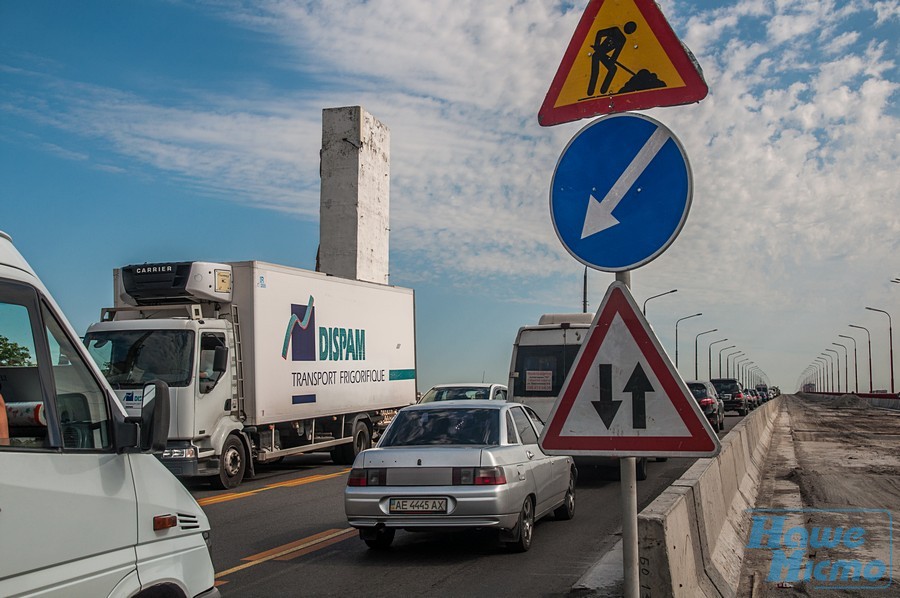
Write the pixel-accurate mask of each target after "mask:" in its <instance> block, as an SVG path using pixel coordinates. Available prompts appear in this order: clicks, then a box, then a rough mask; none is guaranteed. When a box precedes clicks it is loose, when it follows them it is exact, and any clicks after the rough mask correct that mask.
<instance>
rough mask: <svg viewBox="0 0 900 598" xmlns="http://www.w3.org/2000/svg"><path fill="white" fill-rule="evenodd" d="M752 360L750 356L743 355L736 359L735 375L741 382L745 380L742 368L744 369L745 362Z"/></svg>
mask: <svg viewBox="0 0 900 598" xmlns="http://www.w3.org/2000/svg"><path fill="white" fill-rule="evenodd" d="M745 361H750V358H749V357H746V356H744V357H741V358H740V359H735V360H734V377H735V378H737V379H738V380H739V381H740V382H741V384H743V382H744V376H743V372H742V370H743V369H744V362H745Z"/></svg>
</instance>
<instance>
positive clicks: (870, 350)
mask: <svg viewBox="0 0 900 598" xmlns="http://www.w3.org/2000/svg"><path fill="white" fill-rule="evenodd" d="M848 326H850V328H861V329H862V330H865V331H866V336H867V337H868V339H869V392H874V391H875V385H874V384H873V383H872V333H871V332H869V329H868V328H866V327H865V326H857V325H856V324H848Z"/></svg>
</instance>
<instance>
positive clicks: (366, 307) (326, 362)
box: [85, 261, 416, 488]
mask: <svg viewBox="0 0 900 598" xmlns="http://www.w3.org/2000/svg"><path fill="white" fill-rule="evenodd" d="M113 283H114V295H115V297H114V300H115V306H114V307H112V308H105V309H103V310H102V313H101V321H100V322H99V323H97V324H94V325H92V326H91V327H90V328H89V329H88V331H87V334H86V336H85V344H86V345H87V347H88V350H89V351H90V353H91V355H92V356H93V357H94V359H95V361H96V362H97V364H98V365H99V366H100V369H101V370H102V371H103V373H104V375H105V376H106V378H107V380H108V381H109V383H110V384H111V385H112V387H113V389H115V392H116V394H117V395H118V396H119V398H120V399H121V401H122V403H123V404H124V405H125V408H126V409H127V410H129V411H131V410H135V412H136V411H137V410H139V408H140V406H141V388H142V386H143V384H144V383H145V381H146V380H150V379H157V378H159V379H162V380H163V381H165V382H167V383H168V385H169V388H170V393H171V404H172V405H171V406H172V409H171V425H170V431H169V442H168V446H167V449H166V451H165V452H164V453H163V456H162V461H163V463H164V464H165V465H166V466H167V467H168V468H169V469H170V470H171V471H172V472H173V473H175V474H176V475H178V476H181V477H194V476H209V477H210V478H211V479H212V481H213V483H214V484H215V485H217V486H219V487H222V488H231V487H234V486H236V485H238V484H239V483H240V482H241V480H242V479H243V478H244V476H245V474H247V475H252V474H253V472H254V468H255V465H256V464H258V463H269V462H273V461H277V460H279V459H281V458H282V457H285V456H288V455H294V454H298V453H304V452H312V451H325V450H327V451H330V452H331V456H332V458H333V459H334V460H335V461H336V462H338V463H342V464H349V463H352V462H353V459H354V457H355V456H356V454H358V453H359V452H360V451H362V450H363V449H366V448H369V446H370V445H371V443H372V440H373V438H376V437H377V436H378V435H379V434H380V432H381V431H382V430H383V429H384V427H385V426H386V425H387V423H389V420H390V418H391V417H392V415H393V413H395V411H396V409H398V408H400V407H404V406H406V405H410V404H413V403H415V399H416V380H415V371H416V370H415V368H416V353H415V300H414V293H413V291H412V290H410V289H402V288H398V287H392V286H388V285H381V284H374V283H368V282H360V281H355V280H349V279H345V278H339V277H334V276H328V275H326V274H322V273H319V272H310V271H307V270H299V269H296V268H289V267H285V266H278V265H275V264H268V263H264V262H258V261H246V262H231V263H212V262H178V263H163V264H142V265H133V266H126V267H123V268H119V269H116V270H115V271H114V272H113Z"/></svg>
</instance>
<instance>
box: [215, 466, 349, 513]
mask: <svg viewBox="0 0 900 598" xmlns="http://www.w3.org/2000/svg"><path fill="white" fill-rule="evenodd" d="M348 471H350V469H349V468H348V469H342V470H341V471H338V472H337V473H327V474H322V475H312V476H306V477H302V478H297V479H294V480H288V481H286V482H277V483H275V484H269V485H267V486H263V487H262V488H257V489H255V490H246V491H244V492H227V493H225V494H217V495H215V496H208V497H206V498H201V499H200V500H198V501H197V503H198V504H199V505H200V506H201V507H205V506H207V505H216V504H219V503H221V502H228V501H232V500H237V499H239V498H247V497H249V496H254V495H256V494H259V493H260V492H265V491H266V490H274V489H276V488H292V487H294V486H302V485H304V484H311V483H313V482H321V481H322V480H329V479H331V478H336V477H340V476H342V475H344V474H345V473H347V472H348Z"/></svg>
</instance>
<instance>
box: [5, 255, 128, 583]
mask: <svg viewBox="0 0 900 598" xmlns="http://www.w3.org/2000/svg"><path fill="white" fill-rule="evenodd" d="M2 274H3V268H2V267H0V395H2V397H3V403H5V409H6V411H7V414H8V420H9V421H8V427H9V431H8V434H6V435H5V436H7V437H6V438H2V439H0V472H2V475H0V538H2V539H3V540H2V541H3V544H4V550H3V558H0V595H2V596H12V595H19V594H20V593H32V592H34V593H37V594H39V595H41V596H106V595H109V593H110V592H111V591H112V590H113V588H115V587H116V585H117V584H118V583H119V582H120V581H122V580H123V579H124V578H125V577H126V576H127V575H128V574H129V573H130V572H132V571H134V569H135V552H134V544H135V542H136V540H137V529H136V518H137V509H136V504H135V503H136V499H135V490H134V481H133V479H132V474H131V470H130V467H129V463H128V461H127V457H126V456H125V455H117V454H116V453H115V451H114V450H113V442H112V431H113V429H112V425H111V421H110V419H111V418H110V412H109V409H110V405H109V403H108V400H109V397H107V395H106V393H105V392H104V390H103V387H102V385H101V384H100V383H99V382H98V381H97V380H96V379H95V378H94V377H93V375H92V373H91V370H90V368H88V367H87V365H86V364H85V362H84V361H83V358H82V354H81V353H80V352H79V351H78V350H76V348H75V339H74V338H73V337H72V336H71V335H70V333H69V332H68V329H67V328H66V326H64V325H63V324H62V323H61V322H60V320H59V319H58V318H57V317H56V315H55V312H54V309H53V308H52V307H51V306H50V304H49V303H48V302H47V301H45V300H44V299H43V298H42V297H41V296H40V295H39V293H38V292H37V291H36V290H35V289H34V288H33V287H31V286H30V285H27V284H23V283H20V282H15V281H12V280H5V279H3V278H2Z"/></svg>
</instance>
